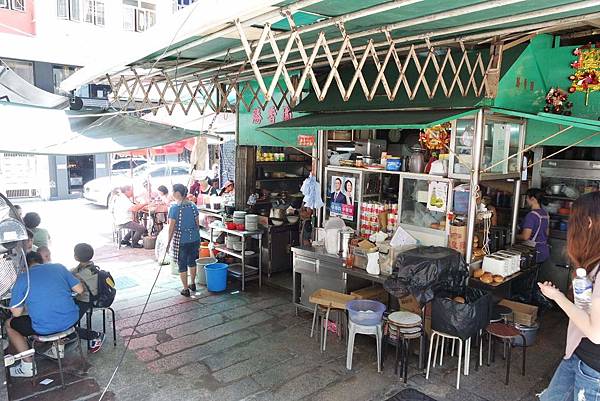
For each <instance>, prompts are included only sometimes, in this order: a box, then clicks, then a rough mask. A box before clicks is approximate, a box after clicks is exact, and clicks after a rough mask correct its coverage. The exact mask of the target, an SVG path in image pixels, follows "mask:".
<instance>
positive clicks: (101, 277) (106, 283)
mask: <svg viewBox="0 0 600 401" xmlns="http://www.w3.org/2000/svg"><path fill="white" fill-rule="evenodd" d="M93 269H94V272H95V273H96V275H97V276H98V293H97V294H96V295H92V291H91V290H90V287H89V286H88V285H87V284H85V282H84V281H81V282H82V283H83V284H84V285H85V287H86V289H87V291H88V294H90V302H92V305H93V306H94V307H95V308H108V307H109V306H111V305H112V303H113V302H114V300H115V296H116V295H117V289H116V288H115V280H114V279H113V277H112V275H111V274H110V272H107V271H106V270H102V269H100V268H99V267H98V266H96V265H94V266H93Z"/></svg>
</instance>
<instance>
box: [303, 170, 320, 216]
mask: <svg viewBox="0 0 600 401" xmlns="http://www.w3.org/2000/svg"><path fill="white" fill-rule="evenodd" d="M300 192H302V194H303V195H304V199H303V201H304V206H306V207H309V208H311V209H319V208H322V207H323V206H325V203H323V199H321V186H320V185H319V183H318V182H317V178H316V177H315V176H314V175H312V174H311V175H310V176H309V177H308V178H307V179H306V180H304V183H302V188H300Z"/></svg>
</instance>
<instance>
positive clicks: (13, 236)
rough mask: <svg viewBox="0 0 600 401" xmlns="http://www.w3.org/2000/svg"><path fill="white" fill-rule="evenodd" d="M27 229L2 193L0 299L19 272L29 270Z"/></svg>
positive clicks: (0, 200)
mask: <svg viewBox="0 0 600 401" xmlns="http://www.w3.org/2000/svg"><path fill="white" fill-rule="evenodd" d="M26 239H27V229H26V228H25V225H23V223H22V222H21V220H20V218H19V217H18V214H17V212H16V210H15V208H14V206H13V205H12V203H10V201H9V200H8V199H7V198H6V197H5V196H4V195H3V194H1V193H0V299H2V298H3V297H4V296H5V295H6V294H7V293H8V292H10V290H11V288H12V286H13V285H14V283H15V280H16V279H17V274H18V273H19V272H22V271H25V270H26V269H27V261H26V260H25V252H24V249H23V241H24V240H26Z"/></svg>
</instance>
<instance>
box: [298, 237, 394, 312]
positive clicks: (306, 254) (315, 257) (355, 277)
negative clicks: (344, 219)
mask: <svg viewBox="0 0 600 401" xmlns="http://www.w3.org/2000/svg"><path fill="white" fill-rule="evenodd" d="M292 252H293V253H294V261H293V265H294V276H293V287H292V288H293V302H294V304H296V307H299V308H303V309H308V310H311V309H312V308H311V304H310V303H309V302H308V299H309V297H310V295H311V294H312V293H313V292H314V291H316V290H318V289H320V288H325V289H328V290H332V291H337V292H341V293H345V294H348V293H350V292H352V291H356V290H359V289H361V288H365V287H369V286H371V285H372V284H373V283H379V284H382V283H383V282H384V281H385V280H386V279H387V277H386V276H382V275H379V276H374V275H371V274H368V273H367V272H366V271H365V270H362V269H357V268H354V269H348V268H345V267H344V260H343V259H342V257H340V256H338V255H332V254H329V253H327V252H326V251H325V248H324V247H307V246H300V247H293V248H292Z"/></svg>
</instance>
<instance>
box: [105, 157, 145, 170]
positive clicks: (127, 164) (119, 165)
mask: <svg viewBox="0 0 600 401" xmlns="http://www.w3.org/2000/svg"><path fill="white" fill-rule="evenodd" d="M146 163H148V160H147V159H145V158H143V157H133V158H129V157H127V158H122V159H117V160H114V161H113V162H112V166H111V168H110V172H111V174H127V173H128V172H130V171H131V168H132V167H133V168H134V169H135V168H136V167H139V166H141V165H143V164H146Z"/></svg>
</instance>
